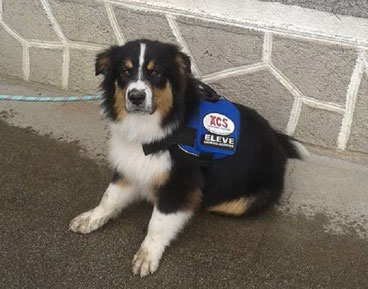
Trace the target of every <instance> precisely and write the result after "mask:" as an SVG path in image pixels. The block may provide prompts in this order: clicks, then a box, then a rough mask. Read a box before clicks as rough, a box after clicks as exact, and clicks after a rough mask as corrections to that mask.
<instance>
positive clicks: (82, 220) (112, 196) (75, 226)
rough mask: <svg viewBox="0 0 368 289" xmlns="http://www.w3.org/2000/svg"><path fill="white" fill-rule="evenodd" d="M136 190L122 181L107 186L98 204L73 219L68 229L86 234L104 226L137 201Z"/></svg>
mask: <svg viewBox="0 0 368 289" xmlns="http://www.w3.org/2000/svg"><path fill="white" fill-rule="evenodd" d="M138 196H139V195H138V194H137V193H136V189H135V187H134V186H132V185H131V184H130V183H129V182H127V181H126V180H124V179H118V180H115V181H113V182H111V183H110V184H109V186H108V187H107V189H106V191H105V193H104V195H103V197H102V199H101V202H100V204H99V205H98V206H97V207H95V208H94V209H92V210H89V211H87V212H85V213H82V214H80V215H79V216H77V217H75V218H74V219H73V220H72V221H71V222H70V225H69V229H70V230H72V231H73V232H76V233H82V234H88V233H90V232H92V231H95V230H97V229H98V228H100V227H102V226H103V225H104V224H106V223H107V222H108V221H109V220H110V219H111V218H113V217H115V216H117V215H118V214H119V213H120V211H121V210H122V209H123V208H125V207H126V206H128V205H129V204H130V203H132V202H133V201H134V200H135V199H137V197H138Z"/></svg>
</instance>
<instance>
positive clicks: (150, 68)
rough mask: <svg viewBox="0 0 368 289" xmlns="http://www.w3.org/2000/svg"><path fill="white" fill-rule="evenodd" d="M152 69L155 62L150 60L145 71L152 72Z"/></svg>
mask: <svg viewBox="0 0 368 289" xmlns="http://www.w3.org/2000/svg"><path fill="white" fill-rule="evenodd" d="M153 67H155V62H154V61H153V60H151V61H150V62H148V64H147V70H152V69H153Z"/></svg>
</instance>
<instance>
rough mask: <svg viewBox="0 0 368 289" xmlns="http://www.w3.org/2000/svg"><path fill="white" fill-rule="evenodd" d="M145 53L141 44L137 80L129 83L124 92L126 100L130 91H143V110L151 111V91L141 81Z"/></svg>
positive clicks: (144, 47)
mask: <svg viewBox="0 0 368 289" xmlns="http://www.w3.org/2000/svg"><path fill="white" fill-rule="evenodd" d="M145 52H146V44H145V43H141V44H140V52H139V64H138V80H135V81H133V82H131V83H129V85H128V87H127V90H126V98H128V94H129V92H130V91H131V90H133V89H137V90H143V91H144V92H145V94H146V99H145V108H146V109H148V110H149V109H151V107H152V91H151V89H150V87H149V86H148V85H147V83H145V82H144V81H143V80H142V79H143V65H144V55H145Z"/></svg>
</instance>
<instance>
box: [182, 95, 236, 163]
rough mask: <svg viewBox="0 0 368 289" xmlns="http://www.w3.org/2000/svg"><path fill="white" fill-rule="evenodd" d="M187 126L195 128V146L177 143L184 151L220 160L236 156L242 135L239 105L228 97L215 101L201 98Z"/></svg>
mask: <svg viewBox="0 0 368 289" xmlns="http://www.w3.org/2000/svg"><path fill="white" fill-rule="evenodd" d="M187 127H189V128H192V129H194V130H195V131H196V133H195V139H194V142H193V144H192V145H185V144H180V143H179V144H178V146H179V147H180V148H181V149H182V150H183V151H185V152H187V153H189V154H192V155H195V156H201V155H208V154H210V156H211V158H212V159H221V158H224V157H227V156H229V155H233V154H234V153H235V151H236V146H237V143H238V138H239V130H240V116H239V111H238V109H237V107H236V106H235V105H234V104H233V103H231V102H230V101H229V100H227V99H225V98H220V99H219V100H218V101H216V102H211V101H207V100H202V101H201V102H200V104H199V108H198V110H197V113H196V114H194V115H192V116H191V117H190V119H189V121H188V123H187Z"/></svg>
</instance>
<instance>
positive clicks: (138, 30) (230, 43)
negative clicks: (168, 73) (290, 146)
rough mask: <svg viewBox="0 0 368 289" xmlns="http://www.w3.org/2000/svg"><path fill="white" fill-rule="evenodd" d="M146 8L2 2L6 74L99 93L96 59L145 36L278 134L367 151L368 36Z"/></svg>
mask: <svg viewBox="0 0 368 289" xmlns="http://www.w3.org/2000/svg"><path fill="white" fill-rule="evenodd" d="M210 1H215V0H206V1H205V2H210ZM142 2H143V3H142ZM146 2H147V1H102V0H100V1H98V0H2V1H0V4H1V5H0V6H1V7H2V10H1V11H0V13H1V14H0V15H1V18H0V21H1V26H0V73H2V74H6V75H11V76H15V77H19V78H22V79H24V80H27V81H32V82H39V83H44V84H49V85H53V86H57V87H61V88H64V89H69V90H78V91H83V92H86V93H96V92H97V87H98V83H99V82H100V80H101V79H100V78H99V77H95V76H94V57H95V55H96V53H98V52H99V51H101V50H102V49H104V48H106V47H107V46H109V45H111V44H123V43H124V42H126V41H128V40H132V39H136V38H141V37H145V38H151V39H157V40H162V41H169V42H173V43H177V44H178V45H180V46H181V47H182V48H183V50H184V52H186V53H188V54H189V55H190V56H191V59H192V66H193V67H192V68H193V72H194V74H195V75H196V76H198V77H200V78H201V79H203V80H204V81H205V82H207V83H211V85H212V86H213V87H214V88H215V89H216V90H218V91H219V92H220V93H222V94H223V95H225V96H227V97H229V98H230V99H232V100H235V101H237V102H241V103H243V104H246V105H249V106H251V107H254V108H255V109H257V110H258V111H259V112H260V113H261V114H263V115H264V116H265V117H266V118H267V119H269V120H270V122H271V123H272V125H273V126H274V127H275V128H277V129H279V130H282V131H285V132H286V133H288V134H290V135H294V136H295V137H296V138H298V139H300V140H301V141H303V142H305V143H309V144H313V145H319V146H322V147H326V148H332V149H340V150H352V151H359V152H364V153H368V128H367V127H368V69H367V52H366V50H367V47H368V44H367V43H368V39H363V41H357V40H356V39H352V38H351V40H350V38H349V37H346V39H342V38H341V37H335V34H333V33H332V34H331V33H330V34H329V35H326V34H323V33H321V34H320V35H319V34H318V33H314V32H313V33H312V32H311V33H307V32H305V31H306V30H305V31H303V33H299V32H298V31H297V30H296V29H294V28H295V27H294V26H292V25H289V27H290V30H289V28H288V26H287V25H286V26H285V25H284V26H280V27H281V28H280V27H277V26H272V27H271V26H270V25H268V24H267V21H259V23H258V24H256V25H255V24H254V23H255V22H251V21H248V22H246V21H238V20H237V19H235V17H234V19H233V18H231V17H229V15H227V17H226V18H224V17H222V18H221V17H220V16H218V15H217V16H216V17H215V16H213V15H212V14H210V13H208V15H207V14H206V13H202V14H199V13H197V12H196V11H194V9H192V10H193V11H192V10H191V9H187V10H185V11H183V10H178V9H176V7H175V6H167V7H163V6H162V5H161V6H160V5H158V4H157V6H156V5H155V4H153V5H152V3H146ZM157 2H160V3H159V4H162V2H165V1H163V0H161V1H157ZM167 2H168V3H169V2H170V3H171V4H172V2H175V1H167ZM188 2H193V1H188ZM230 2H231V1H230ZM250 2H252V1H250ZM253 2H254V3H256V2H257V1H253ZM170 3H169V4H170ZM256 4H257V3H256ZM266 4H268V5H272V4H270V3H266ZM266 4H265V5H266ZM244 5H245V4H244ZM278 5H279V4H278ZM279 6H283V5H279ZM298 9H302V8H298ZM304 10H305V11H306V12H305V13H310V12H308V11H307V9H304ZM260 13H261V12H260ZM262 13H263V12H262ZM315 13H322V12H315ZM317 16H318V17H322V16H323V15H322V16H321V15H320V14H318V15H317ZM344 17H346V16H344ZM281 18H282V17H281ZM351 18H352V17H351ZM266 20H267V19H266ZM348 20H349V21H350V18H349V19H347V20H346V19H345V18H344V19H343V21H348ZM311 21H312V22H313V19H312V20H311ZM359 23H360V22H359ZM364 23H365V22H364ZM367 23H368V22H367ZM341 25H342V24H341ZM358 28H359V27H358ZM363 28H368V25H367V27H363ZM339 29H340V28H339V27H338V28H337V30H336V33H337V34H338V32H340V31H342V30H343V28H341V29H340V30H339ZM351 29H354V27H352V28H351ZM299 30H300V31H302V30H301V29H299ZM332 31H333V27H332ZM358 32H359V31H358ZM362 33H365V32H362ZM321 35H322V36H321Z"/></svg>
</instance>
